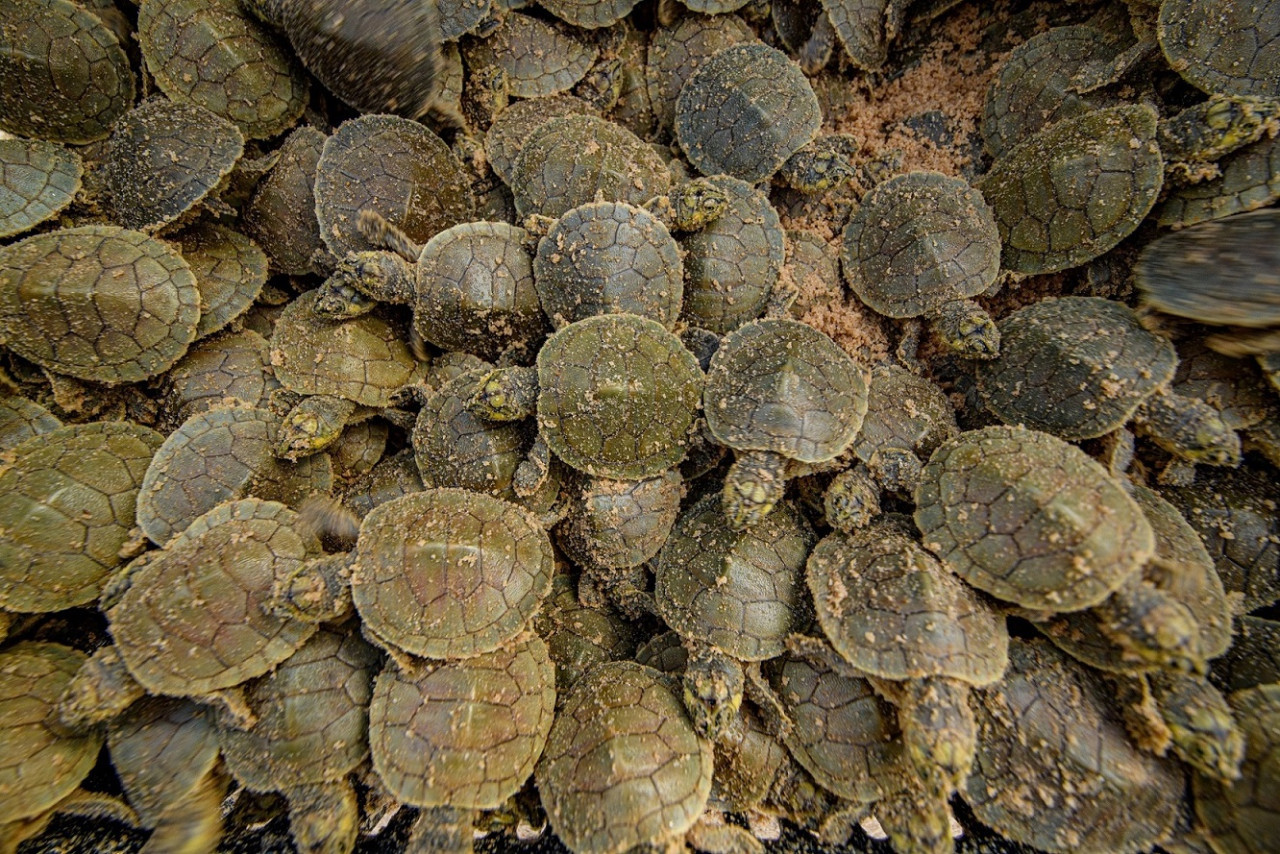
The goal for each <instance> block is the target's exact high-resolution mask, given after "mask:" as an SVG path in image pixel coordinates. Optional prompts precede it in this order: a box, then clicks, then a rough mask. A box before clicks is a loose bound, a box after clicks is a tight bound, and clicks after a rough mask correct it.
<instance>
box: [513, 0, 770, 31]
mask: <svg viewBox="0 0 1280 854" xmlns="http://www.w3.org/2000/svg"><path fill="white" fill-rule="evenodd" d="M637 2H638V0H543V2H540V3H539V4H538V5H540V6H542V8H544V9H546V10H547V11H548V12H550V13H551V14H553V15H555V16H556V17H557V18H559V19H560V20H562V21H566V22H568V23H570V24H573V25H574V26H575V27H581V28H582V29H584V30H595V29H599V28H600V27H611V26H613V25H614V24H616V23H618V21H621V20H622V19H623V18H625V17H626V16H627V15H629V14H631V10H632V9H633V8H635V5H636V3H637ZM743 2H745V0H743ZM726 11H731V10H726Z"/></svg>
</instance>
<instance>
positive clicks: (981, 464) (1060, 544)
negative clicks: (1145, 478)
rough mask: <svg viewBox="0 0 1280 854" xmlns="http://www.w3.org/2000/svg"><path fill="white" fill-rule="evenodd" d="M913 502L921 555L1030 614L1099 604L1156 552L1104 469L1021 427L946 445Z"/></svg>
mask: <svg viewBox="0 0 1280 854" xmlns="http://www.w3.org/2000/svg"><path fill="white" fill-rule="evenodd" d="M915 499H916V511H915V520H916V525H917V526H918V527H919V528H920V531H921V533H922V535H923V536H922V539H923V542H924V546H925V548H927V549H928V550H929V551H931V552H933V553H934V554H935V555H937V556H938V557H939V558H941V559H942V561H943V563H944V564H946V566H947V567H948V568H949V569H950V570H951V571H952V572H955V573H956V574H957V575H959V576H960V577H961V578H963V579H964V580H965V581H967V582H969V583H970V584H972V585H973V586H974V587H977V588H978V589H979V590H984V591H986V592H987V593H990V594H991V595H993V596H995V597H997V598H999V599H1004V600H1007V601H1010V602H1015V603H1017V604H1019V605H1023V606H1024V607H1027V608H1034V609H1038V610H1045V611H1076V610H1079V609H1081V608H1087V607H1089V606H1091V605H1096V604H1098V603H1099V602H1101V601H1102V600H1103V599H1105V598H1106V597H1107V596H1108V595H1110V594H1111V592H1112V591H1113V590H1115V589H1116V588H1118V587H1119V586H1120V585H1121V584H1123V583H1124V582H1125V580H1126V579H1128V578H1129V577H1130V576H1132V575H1133V574H1134V573H1136V572H1137V571H1139V569H1141V567H1142V566H1143V565H1144V564H1145V563H1146V562H1147V559H1148V558H1150V557H1151V556H1152V554H1154V552H1155V538H1154V535H1153V533H1152V530H1151V525H1150V524H1149V523H1148V522H1147V519H1146V517H1145V516H1143V514H1142V510H1141V509H1140V508H1139V507H1138V505H1137V504H1135V503H1134V501H1133V499H1132V498H1130V497H1129V495H1128V493H1127V492H1125V490H1124V489H1123V488H1122V487H1121V486H1120V484H1118V483H1117V482H1116V481H1114V480H1112V479H1111V477H1110V476H1109V475H1108V474H1107V472H1106V470H1105V469H1104V468H1103V467H1102V466H1101V465H1099V464H1098V463H1096V462H1094V461H1093V459H1091V458H1090V457H1088V456H1087V455H1086V454H1085V453H1084V452H1083V451H1081V450H1079V449H1078V448H1076V447H1075V446H1073V445H1069V444H1067V443H1066V442H1064V441H1062V440H1061V439H1056V438H1054V437H1053V436H1050V435H1049V434H1047V433H1039V432H1036V431H1034V430H1027V429H1025V428H1022V427H985V428H983V429H981V430H972V431H969V432H966V433H961V434H960V435H959V436H957V437H956V438H954V439H951V440H950V441H948V442H946V443H944V444H943V445H942V446H941V447H940V448H938V450H937V451H935V452H934V453H933V456H932V457H931V458H930V459H929V462H928V464H926V465H925V467H924V472H923V474H922V476H921V479H920V485H919V486H918V487H917V488H916V495H915Z"/></svg>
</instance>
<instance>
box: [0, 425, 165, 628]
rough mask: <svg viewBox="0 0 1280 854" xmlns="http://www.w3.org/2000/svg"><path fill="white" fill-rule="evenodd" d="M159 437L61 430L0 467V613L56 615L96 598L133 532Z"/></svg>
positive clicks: (103, 428) (95, 428)
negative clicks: (51, 612)
mask: <svg viewBox="0 0 1280 854" xmlns="http://www.w3.org/2000/svg"><path fill="white" fill-rule="evenodd" d="M162 441H163V440H162V438H161V436H160V434H159V433H156V432H155V431H154V430H149V429H147V428H146V427H140V426H137V425H133V424H120V423H116V422H109V421H103V422H96V423H91V424H78V425H74V426H69V427H60V428H58V429H56V430H53V431H51V432H48V433H45V434H43V435H39V436H36V437H34V438H31V439H28V440H27V441H25V442H23V443H22V444H20V445H18V446H17V447H15V448H14V449H13V450H12V451H11V452H10V453H9V455H8V456H7V457H6V458H3V459H0V495H4V496H5V500H4V501H3V502H0V608H3V609H4V610H6V611H15V612H17V613H24V614H25V613H34V612H46V611H61V610H63V609H65V608H72V607H75V606H76V605H84V604H86V603H88V602H92V601H93V600H94V599H96V598H98V594H99V593H101V592H102V588H103V586H104V585H105V584H106V582H107V580H108V577H109V576H110V575H111V572H112V571H113V570H114V569H115V568H116V567H118V566H120V565H121V564H122V563H124V559H123V558H121V557H120V550H121V548H122V547H123V546H124V545H125V543H126V541H128V539H129V531H130V529H131V528H133V526H134V508H135V505H136V503H137V498H138V491H139V489H140V487H141V484H142V482H143V477H144V476H145V474H146V471H147V466H148V465H150V463H151V459H152V456H153V455H154V454H155V453H156V449H158V448H159V447H160V443H161V442H162Z"/></svg>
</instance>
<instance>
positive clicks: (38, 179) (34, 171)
mask: <svg viewBox="0 0 1280 854" xmlns="http://www.w3.org/2000/svg"><path fill="white" fill-rule="evenodd" d="M83 174H84V164H83V163H82V162H81V160H80V155H78V154H76V153H75V152H74V151H72V150H71V149H69V148H64V147H62V146H61V145H58V144H57V143H56V142H45V141H43V140H38V139H0V237H12V236H13V235H15V234H21V233H22V232H24V231H29V230H30V229H32V228H35V227H36V226H37V225H39V224H40V223H42V222H45V221H46V220H49V219H52V218H53V217H55V216H57V215H58V214H59V213H60V212H61V211H62V210H63V209H64V208H66V206H67V205H69V204H71V202H72V200H73V199H75V196H76V193H77V192H79V190H80V178H81V176H82V175H83Z"/></svg>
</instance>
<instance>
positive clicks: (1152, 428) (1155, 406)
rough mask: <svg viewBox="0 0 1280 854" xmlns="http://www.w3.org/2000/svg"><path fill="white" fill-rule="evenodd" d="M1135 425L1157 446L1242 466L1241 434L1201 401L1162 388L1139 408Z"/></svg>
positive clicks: (1193, 459)
mask: <svg viewBox="0 0 1280 854" xmlns="http://www.w3.org/2000/svg"><path fill="white" fill-rule="evenodd" d="M1134 424H1135V426H1136V427H1137V428H1138V429H1139V431H1140V432H1142V433H1143V434H1145V435H1147V436H1150V437H1151V439H1152V440H1153V441H1155V443H1156V444H1157V445H1159V446H1160V447H1162V448H1164V449H1165V450H1166V451H1168V452H1169V453H1171V454H1174V455H1176V456H1178V457H1181V458H1183V459H1185V460H1188V461H1190V462H1193V463H1197V464H1204V465H1210V466H1230V467H1232V468H1234V467H1236V466H1238V465H1240V437H1239V436H1238V435H1236V432H1235V431H1234V430H1232V429H1231V428H1230V427H1228V426H1227V424H1226V422H1225V421H1223V420H1222V415H1221V413H1219V412H1218V410H1216V409H1214V408H1213V407H1212V406H1210V405H1209V404H1207V403H1205V402H1204V401H1202V400H1198V399H1196V398H1191V397H1183V396H1182V395H1180V394H1176V393H1174V392H1172V391H1170V390H1168V389H1167V388H1165V389H1161V390H1159V391H1157V392H1156V393H1155V394H1153V395H1151V396H1150V397H1148V398H1147V399H1146V400H1144V401H1143V402H1142V405H1140V406H1139V407H1138V411H1137V412H1135V413H1134Z"/></svg>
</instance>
